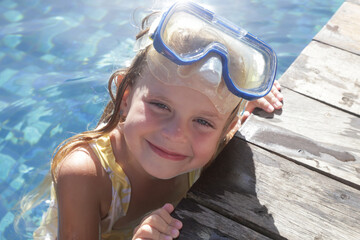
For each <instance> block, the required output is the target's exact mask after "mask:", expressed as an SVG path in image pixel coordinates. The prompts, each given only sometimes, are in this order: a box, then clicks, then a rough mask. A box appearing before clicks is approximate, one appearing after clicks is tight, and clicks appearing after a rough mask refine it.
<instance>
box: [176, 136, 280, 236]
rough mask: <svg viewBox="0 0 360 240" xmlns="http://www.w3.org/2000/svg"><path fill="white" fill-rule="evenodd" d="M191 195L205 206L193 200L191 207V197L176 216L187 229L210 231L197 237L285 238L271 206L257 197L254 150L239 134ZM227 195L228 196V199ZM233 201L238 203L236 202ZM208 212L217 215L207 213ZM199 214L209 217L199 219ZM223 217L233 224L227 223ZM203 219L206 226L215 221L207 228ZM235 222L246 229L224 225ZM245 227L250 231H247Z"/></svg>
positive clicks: (203, 176)
mask: <svg viewBox="0 0 360 240" xmlns="http://www.w3.org/2000/svg"><path fill="white" fill-rule="evenodd" d="M188 198H190V199H192V200H194V201H195V202H196V204H198V205H202V206H203V207H200V206H198V205H196V206H195V205H194V204H192V203H190V204H191V205H192V206H189V203H188V202H189V200H188V199H185V200H183V201H182V202H181V203H180V205H179V206H178V207H177V210H178V211H177V212H176V213H175V214H174V215H175V216H177V217H179V219H180V220H182V221H183V223H184V228H183V229H184V232H186V233H189V232H193V233H194V234H196V233H199V232H207V234H203V235H202V236H199V235H195V236H193V237H194V238H193V239H268V237H270V238H272V239H284V238H283V237H281V236H280V234H279V232H278V230H277V228H276V226H275V224H274V219H273V217H272V216H271V214H269V213H268V209H267V207H266V206H264V205H262V204H261V203H260V202H259V200H258V198H257V193H256V175H255V166H254V160H253V153H252V150H251V148H250V147H249V145H248V144H247V143H246V142H244V141H243V140H240V139H239V138H238V137H234V138H233V139H232V140H231V141H230V142H229V144H228V145H227V146H226V147H225V148H224V150H223V151H222V152H221V153H220V155H219V156H218V157H217V158H216V160H215V162H214V163H213V164H212V165H210V167H209V168H207V169H206V170H205V171H204V173H203V175H202V177H201V178H200V179H199V180H198V182H197V183H196V184H195V185H194V186H193V188H192V189H191V190H190V191H189V193H188ZM224 198H226V199H227V200H226V202H224ZM233 202H237V203H236V204H233ZM225 205H229V206H225ZM233 206H239V207H237V208H234V207H233ZM180 209H181V210H180ZM183 210H187V211H189V212H192V214H185V216H184V214H181V212H182V211H183ZM204 211H211V212H214V213H215V214H205V215H204ZM197 215H204V216H206V217H202V218H197ZM223 217H225V218H227V219H228V220H230V222H231V223H227V224H225V222H224V221H223V219H222V218H223ZM201 219H202V220H201ZM201 221H202V222H201ZM199 222H200V223H201V224H202V225H206V224H207V223H206V222H211V224H208V225H207V226H206V227H207V228H210V230H209V229H208V230H204V229H205V228H204V227H202V226H199V224H198V223H199ZM233 223H235V225H236V224H237V225H240V226H241V227H242V228H243V229H240V228H239V227H238V226H237V225H236V227H232V228H230V230H226V229H224V228H226V227H224V226H223V225H224V224H225V225H231V224H232V225H234V224H233ZM264 226H266V228H264ZM244 229H245V230H246V231H247V233H246V234H244V231H245V230H244ZM224 233H226V234H224ZM259 233H261V234H259ZM262 234H263V235H262ZM265 236H267V237H265ZM183 237H184V236H181V238H180V239H191V238H189V237H186V238H183ZM195 237H197V238H195Z"/></svg>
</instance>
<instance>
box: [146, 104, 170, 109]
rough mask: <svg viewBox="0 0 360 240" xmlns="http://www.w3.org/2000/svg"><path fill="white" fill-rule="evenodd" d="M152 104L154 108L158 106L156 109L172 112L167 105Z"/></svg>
mask: <svg viewBox="0 0 360 240" xmlns="http://www.w3.org/2000/svg"><path fill="white" fill-rule="evenodd" d="M150 104H151V105H153V106H156V107H157V108H159V109H163V110H168V111H170V108H169V107H168V106H166V105H165V104H163V103H159V102H151V103H150Z"/></svg>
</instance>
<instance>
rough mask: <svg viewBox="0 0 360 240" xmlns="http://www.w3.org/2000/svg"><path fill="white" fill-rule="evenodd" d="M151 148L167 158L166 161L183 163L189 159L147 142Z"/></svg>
mask: <svg viewBox="0 0 360 240" xmlns="http://www.w3.org/2000/svg"><path fill="white" fill-rule="evenodd" d="M147 142H148V144H149V146H150V148H151V149H152V150H153V151H154V152H155V153H156V154H157V155H159V156H160V157H162V158H165V159H169V160H173V161H182V160H185V159H186V158H187V156H186V155H182V154H179V153H175V152H170V151H168V150H166V149H164V148H162V147H158V146H156V145H154V144H152V143H151V142H149V141H147Z"/></svg>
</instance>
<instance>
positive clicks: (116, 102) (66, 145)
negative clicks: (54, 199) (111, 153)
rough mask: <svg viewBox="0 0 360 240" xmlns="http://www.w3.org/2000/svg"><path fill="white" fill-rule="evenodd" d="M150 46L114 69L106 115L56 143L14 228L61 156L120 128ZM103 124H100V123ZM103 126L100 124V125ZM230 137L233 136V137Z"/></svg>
mask: <svg viewBox="0 0 360 240" xmlns="http://www.w3.org/2000/svg"><path fill="white" fill-rule="evenodd" d="M155 14H158V12H154V13H152V14H149V15H148V16H146V17H145V18H144V19H143V21H142V25H141V31H140V32H139V33H138V34H137V36H136V39H139V38H140V37H142V36H143V35H144V34H146V33H147V32H148V30H149V19H150V18H151V17H152V16H153V15H155ZM148 49H149V47H147V48H146V49H144V50H140V51H139V52H138V53H137V55H136V56H135V58H134V59H133V61H132V63H131V65H130V67H128V68H125V69H119V70H117V71H115V72H114V73H113V74H112V75H111V76H110V78H109V81H108V91H109V95H110V101H109V102H108V103H107V105H106V106H105V108H104V111H103V114H102V115H101V117H100V120H99V122H98V124H97V126H96V128H95V129H94V130H89V131H85V132H83V133H80V134H77V135H74V136H73V137H70V138H68V139H66V140H64V141H63V142H62V143H61V144H59V145H58V146H57V148H56V149H55V150H54V152H53V156H52V161H51V168H50V171H49V172H48V174H47V175H46V176H45V178H44V180H43V181H42V182H41V183H40V184H39V185H38V186H37V187H36V188H35V189H33V190H32V191H31V192H29V193H28V194H26V195H25V196H24V197H23V198H22V199H21V200H20V201H19V202H18V204H17V205H16V207H17V208H19V214H18V215H17V216H16V217H15V220H14V226H15V230H17V232H19V230H18V224H19V221H20V220H21V219H22V218H23V217H24V216H25V214H26V213H27V212H28V211H29V210H31V209H32V208H34V207H36V206H38V205H39V204H40V203H41V202H43V201H44V200H46V199H48V198H49V196H50V186H51V183H52V181H54V182H56V167H57V165H58V164H59V163H60V161H61V160H62V159H64V158H65V156H67V155H68V154H69V153H70V152H71V151H73V150H74V149H75V148H77V147H79V146H81V145H83V144H87V143H90V142H91V141H93V140H95V139H97V138H99V137H101V136H103V135H104V134H107V133H110V132H111V131H112V130H113V129H114V128H116V127H117V125H118V123H119V122H123V121H125V117H124V116H122V114H121V111H120V106H121V102H122V99H123V96H124V93H125V91H126V90H127V89H128V87H132V86H134V85H135V84H136V81H137V79H138V77H139V76H140V73H141V71H142V68H143V66H144V64H146V63H145V61H146V56H147V51H148ZM114 84H115V86H116V96H114V94H113V91H112V88H113V85H114ZM238 109H239V105H238V106H237V107H236V108H235V109H234V111H233V112H232V113H231V115H230V117H229V119H228V121H227V123H226V125H225V128H224V130H223V135H224V136H225V131H226V129H227V128H228V127H229V125H230V124H231V122H232V121H233V119H234V118H235V117H236V114H237V112H238ZM100 124H101V125H100ZM100 126H101V127H100ZM230 138H231V137H230ZM228 140H229V139H228V138H226V137H225V138H222V139H219V142H218V147H217V150H216V151H215V153H214V155H213V157H212V158H211V160H210V162H212V160H213V159H215V158H216V156H217V155H218V153H220V151H221V150H222V149H223V147H224V146H225V145H226V143H227V142H228Z"/></svg>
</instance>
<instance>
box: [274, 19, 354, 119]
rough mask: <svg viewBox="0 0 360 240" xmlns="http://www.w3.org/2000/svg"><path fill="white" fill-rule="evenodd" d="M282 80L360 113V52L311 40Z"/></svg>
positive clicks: (284, 83) (303, 91) (289, 85)
mask: <svg viewBox="0 0 360 240" xmlns="http://www.w3.org/2000/svg"><path fill="white" fill-rule="evenodd" d="M359 13H360V12H359ZM359 36H360V34H359ZM279 81H280V83H281V84H282V85H284V86H286V87H288V88H290V89H293V90H294V91H297V92H300V93H303V94H305V95H308V96H311V97H312V98H315V99H318V100H320V101H323V102H327V103H329V104H331V105H334V106H337V107H339V108H342V109H345V110H347V111H350V112H353V113H355V114H358V115H360V56H358V55H355V54H352V53H349V52H346V51H343V50H341V49H338V48H334V47H331V46H328V45H326V44H322V43H319V42H315V41H312V42H311V43H310V44H309V45H308V46H307V47H306V48H305V49H304V50H303V52H302V53H301V54H300V56H299V57H298V58H297V59H296V60H295V61H294V63H293V64H292V65H291V66H290V67H289V69H288V70H287V71H286V72H285V73H284V74H283V75H282V77H281V78H280V80H279Z"/></svg>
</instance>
